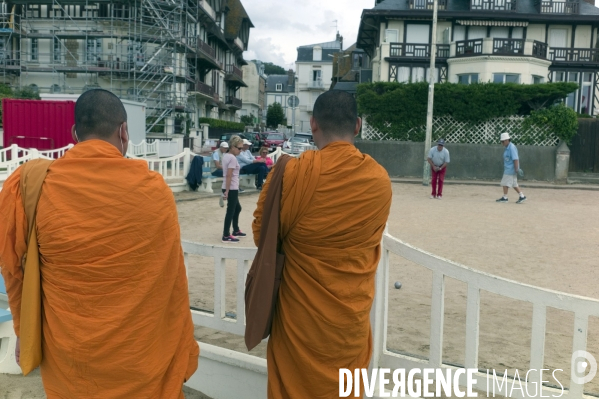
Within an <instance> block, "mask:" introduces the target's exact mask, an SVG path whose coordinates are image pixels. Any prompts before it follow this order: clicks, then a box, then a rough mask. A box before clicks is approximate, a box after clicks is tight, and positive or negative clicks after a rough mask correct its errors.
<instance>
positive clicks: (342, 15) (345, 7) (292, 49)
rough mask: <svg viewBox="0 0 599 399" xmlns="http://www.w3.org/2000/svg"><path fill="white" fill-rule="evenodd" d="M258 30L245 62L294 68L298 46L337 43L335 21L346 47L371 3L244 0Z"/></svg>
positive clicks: (252, 34) (357, 0)
mask: <svg viewBox="0 0 599 399" xmlns="http://www.w3.org/2000/svg"><path fill="white" fill-rule="evenodd" d="M242 2H243V6H244V8H245V9H246V11H247V13H248V15H249V16H250V19H251V20H252V22H253V24H254V26H255V28H253V29H251V30H250V42H249V45H248V51H247V52H246V53H245V54H244V57H245V58H246V59H254V58H255V59H259V60H262V61H268V62H273V63H275V64H277V65H280V66H282V67H284V68H289V67H291V68H294V66H295V60H296V58H297V47H299V46H304V45H308V44H314V43H323V42H330V41H333V40H335V34H336V31H335V22H333V21H334V20H337V24H338V29H339V33H340V34H341V35H342V36H343V37H344V43H343V44H344V47H345V48H347V47H349V46H350V45H352V44H353V43H354V42H355V41H356V38H357V35H358V26H359V24H360V16H361V14H362V10H363V9H365V8H372V7H373V3H374V2H373V1H372V0H300V1H296V2H292V1H280V0H279V1H273V0H242Z"/></svg>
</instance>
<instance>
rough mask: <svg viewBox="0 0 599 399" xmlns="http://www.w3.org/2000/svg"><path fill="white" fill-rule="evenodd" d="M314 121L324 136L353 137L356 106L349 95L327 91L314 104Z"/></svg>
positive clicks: (343, 92)
mask: <svg viewBox="0 0 599 399" xmlns="http://www.w3.org/2000/svg"><path fill="white" fill-rule="evenodd" d="M313 115H314V119H315V120H316V123H318V126H319V127H320V129H321V130H322V133H323V134H324V135H333V136H351V137H353V136H354V130H355V128H356V119H357V118H358V106H357V105H356V100H355V99H354V96H352V95H351V94H349V93H347V92H345V91H341V90H329V91H326V92H324V93H323V94H321V95H320V96H318V98H317V99H316V102H315V103H314V111H313Z"/></svg>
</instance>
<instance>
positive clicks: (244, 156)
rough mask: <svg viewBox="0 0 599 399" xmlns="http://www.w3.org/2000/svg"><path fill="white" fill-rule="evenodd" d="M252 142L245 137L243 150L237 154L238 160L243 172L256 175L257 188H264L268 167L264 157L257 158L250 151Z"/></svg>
mask: <svg viewBox="0 0 599 399" xmlns="http://www.w3.org/2000/svg"><path fill="white" fill-rule="evenodd" d="M251 145H252V142H251V141H249V140H248V139H243V151H241V153H240V154H239V155H237V161H238V162H239V165H240V166H241V174H244V175H256V188H257V189H258V190H262V183H263V182H264V179H266V175H267V174H268V167H267V166H266V162H265V161H264V159H256V158H255V157H254V156H253V155H252V152H251V151H250V146H251Z"/></svg>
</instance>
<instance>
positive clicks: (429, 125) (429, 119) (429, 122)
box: [422, 0, 439, 186]
mask: <svg viewBox="0 0 599 399" xmlns="http://www.w3.org/2000/svg"><path fill="white" fill-rule="evenodd" d="M438 6H439V4H438V1H437V0H433V31H432V36H433V37H431V49H430V53H431V54H430V55H431V65H430V68H429V77H428V81H429V83H428V106H427V109H426V139H425V141H424V169H423V173H422V185H423V186H428V182H429V180H430V176H431V169H430V165H429V164H428V161H427V158H428V151H429V150H430V148H431V138H432V135H433V103H434V101H435V79H434V78H435V72H436V68H435V59H436V56H437V9H438Z"/></svg>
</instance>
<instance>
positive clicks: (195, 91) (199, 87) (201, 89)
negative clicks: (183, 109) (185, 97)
mask: <svg viewBox="0 0 599 399" xmlns="http://www.w3.org/2000/svg"><path fill="white" fill-rule="evenodd" d="M187 91H188V94H190V95H196V96H198V97H200V98H202V99H206V100H213V99H214V87H212V86H210V85H208V84H206V83H204V82H194V83H190V84H189V87H188V88H187Z"/></svg>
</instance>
